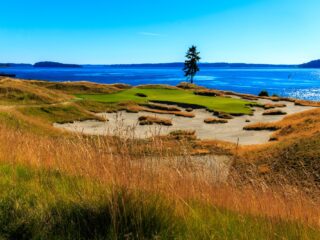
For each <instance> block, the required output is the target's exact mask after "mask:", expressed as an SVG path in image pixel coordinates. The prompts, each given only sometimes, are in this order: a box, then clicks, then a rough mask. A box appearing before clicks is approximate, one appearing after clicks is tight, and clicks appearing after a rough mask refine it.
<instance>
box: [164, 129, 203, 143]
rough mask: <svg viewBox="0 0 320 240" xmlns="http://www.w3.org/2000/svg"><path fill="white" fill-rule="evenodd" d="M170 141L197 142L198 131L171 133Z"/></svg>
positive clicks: (176, 131)
mask: <svg viewBox="0 0 320 240" xmlns="http://www.w3.org/2000/svg"><path fill="white" fill-rule="evenodd" d="M168 137H169V139H175V140H187V141H190V140H196V139H197V136H196V131H194V130H175V131H172V132H170V133H169V135H168Z"/></svg>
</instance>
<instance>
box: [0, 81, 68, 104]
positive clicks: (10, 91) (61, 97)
mask: <svg viewBox="0 0 320 240" xmlns="http://www.w3.org/2000/svg"><path fill="white" fill-rule="evenodd" d="M73 98H74V97H73V96H69V95H67V94H64V93H60V92H56V91H53V90H50V89H47V88H44V87H41V86H33V85H32V84H30V83H29V81H27V80H19V79H11V78H2V79H1V80H0V103H2V104H20V105H21V104H49V103H58V102H64V101H70V100H71V99H73Z"/></svg>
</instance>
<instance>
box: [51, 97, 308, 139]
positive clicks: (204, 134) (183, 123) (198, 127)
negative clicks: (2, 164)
mask: <svg viewBox="0 0 320 240" xmlns="http://www.w3.org/2000/svg"><path fill="white" fill-rule="evenodd" d="M259 102H261V103H274V102H271V101H269V100H263V99H261V100H259ZM277 103H284V104H286V105H287V107H284V108H280V109H281V110H283V111H285V112H287V113H288V114H292V113H297V112H301V111H305V110H309V109H312V107H305V106H295V105H294V103H292V102H283V101H281V102H277ZM255 110H256V111H255V113H254V115H253V116H241V117H235V118H234V119H231V120H228V123H225V124H206V123H204V122H203V120H204V119H205V118H209V117H213V115H212V113H210V112H208V111H206V110H203V109H198V110H194V111H193V113H194V114H195V117H194V118H185V117H178V116H174V115H170V114H154V113H149V112H139V113H127V112H125V111H122V112H118V113H100V114H98V115H99V116H105V117H106V118H107V119H109V121H108V122H99V121H83V122H74V123H68V124H54V126H55V127H58V128H62V129H66V130H69V131H74V132H81V133H84V134H95V135H119V136H121V137H127V138H132V137H135V138H146V137H151V136H155V135H166V134H168V133H170V132H171V131H174V130H195V131H196V134H197V137H198V138H199V139H217V140H223V141H228V142H234V143H236V142H238V141H239V143H240V144H243V145H249V144H261V143H266V142H268V141H269V138H270V135H271V133H272V132H270V131H245V130H243V127H244V126H246V125H248V124H251V123H257V122H273V121H278V120H281V119H282V118H283V117H284V116H283V115H282V116H279V115H276V116H263V115H262V113H263V112H264V110H263V109H262V108H255ZM142 115H149V116H157V117H160V118H161V117H162V118H169V119H171V120H172V123H173V126H170V127H166V126H156V125H152V126H140V125H139V124H138V117H139V116H142ZM247 119H248V120H250V122H246V120H247Z"/></svg>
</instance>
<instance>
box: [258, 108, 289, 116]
mask: <svg viewBox="0 0 320 240" xmlns="http://www.w3.org/2000/svg"><path fill="white" fill-rule="evenodd" d="M286 114H287V113H286V112H284V111H282V110H280V109H271V110H267V111H264V112H263V113H262V115H286Z"/></svg>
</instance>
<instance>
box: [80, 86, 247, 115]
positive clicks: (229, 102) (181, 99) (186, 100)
mask: <svg viewBox="0 0 320 240" xmlns="http://www.w3.org/2000/svg"><path fill="white" fill-rule="evenodd" d="M139 93H140V94H144V95H146V97H139V96H137V94H139ZM76 96H77V97H79V98H83V99H88V100H93V101H99V102H110V103H115V102H127V101H133V102H136V103H146V102H147V101H159V102H171V103H177V104H186V105H188V104H189V105H194V106H197V107H203V108H207V109H208V110H212V111H213V110H214V111H221V112H226V113H235V114H251V113H252V111H251V109H250V107H248V106H247V105H248V104H250V102H248V101H245V100H241V99H234V98H225V97H211V96H200V95H196V94H194V93H193V91H190V90H180V89H168V88H131V89H127V90H123V91H119V92H116V93H112V94H92V95H90V94H78V95H76Z"/></svg>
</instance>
